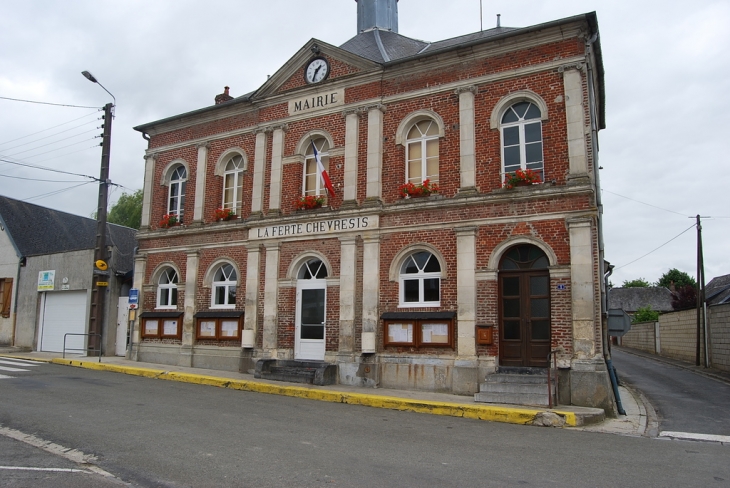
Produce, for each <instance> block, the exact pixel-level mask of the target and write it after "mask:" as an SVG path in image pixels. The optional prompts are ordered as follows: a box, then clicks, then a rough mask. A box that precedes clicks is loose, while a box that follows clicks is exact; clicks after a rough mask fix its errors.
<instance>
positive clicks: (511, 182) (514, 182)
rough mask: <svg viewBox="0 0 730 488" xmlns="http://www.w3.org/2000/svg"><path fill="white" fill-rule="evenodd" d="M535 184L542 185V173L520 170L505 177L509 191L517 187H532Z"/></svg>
mask: <svg viewBox="0 0 730 488" xmlns="http://www.w3.org/2000/svg"><path fill="white" fill-rule="evenodd" d="M535 183H542V178H540V173H539V172H537V171H533V170H531V169H524V170H523V169H518V170H517V171H515V172H514V173H507V174H505V175H504V186H503V188H506V189H508V190H511V189H512V188H514V187H516V186H530V185H534V184H535Z"/></svg>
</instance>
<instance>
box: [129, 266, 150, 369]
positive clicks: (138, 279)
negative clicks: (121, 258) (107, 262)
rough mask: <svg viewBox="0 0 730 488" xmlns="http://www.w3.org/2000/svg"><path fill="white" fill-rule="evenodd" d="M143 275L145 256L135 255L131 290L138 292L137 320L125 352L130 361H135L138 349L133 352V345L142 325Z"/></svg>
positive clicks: (145, 270) (137, 338) (138, 337)
mask: <svg viewBox="0 0 730 488" xmlns="http://www.w3.org/2000/svg"><path fill="white" fill-rule="evenodd" d="M145 273H147V255H146V254H137V255H136V256H134V278H133V281H132V283H133V285H132V287H133V288H136V289H137V290H139V309H138V310H137V318H136V320H135V321H134V330H133V331H132V337H131V341H130V345H129V350H128V351H127V355H126V357H127V359H131V360H132V361H137V351H138V350H139V348H137V349H136V350H135V348H134V344H139V341H140V338H141V334H140V327H141V325H142V321H141V320H139V314H140V313H141V312H142V310H141V308H142V305H143V304H144V291H143V290H144V282H145Z"/></svg>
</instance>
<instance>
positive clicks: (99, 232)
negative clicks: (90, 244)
mask: <svg viewBox="0 0 730 488" xmlns="http://www.w3.org/2000/svg"><path fill="white" fill-rule="evenodd" d="M81 74H82V75H84V76H85V77H86V79H88V80H89V81H91V82H93V83H96V84H98V85H99V86H100V87H102V88H104V85H102V84H101V83H99V81H98V80H97V79H96V78H95V77H94V75H92V74H91V73H89V72H88V71H83V72H82V73H81ZM104 91H106V92H107V93H109V95H111V96H112V98H113V99H114V102H115V103H107V104H106V105H104V124H103V125H102V127H103V128H104V133H103V136H102V137H103V139H102V142H101V170H100V172H99V199H98V201H97V208H96V246H95V248H94V288H93V290H92V295H91V314H90V317H89V340H88V343H87V352H88V353H89V354H93V353H98V354H99V356H101V352H102V351H101V336H102V333H103V328H104V311H105V310H104V309H105V303H106V294H107V290H108V287H109V277H110V274H111V272H110V271H109V270H108V264H107V259H108V256H107V251H106V227H107V226H106V208H107V203H108V200H109V154H110V152H111V143H112V119H113V118H114V114H113V112H112V110H113V108H114V106H115V104H116V98H115V97H114V95H112V94H111V92H110V91H109V90H107V89H106V88H104Z"/></svg>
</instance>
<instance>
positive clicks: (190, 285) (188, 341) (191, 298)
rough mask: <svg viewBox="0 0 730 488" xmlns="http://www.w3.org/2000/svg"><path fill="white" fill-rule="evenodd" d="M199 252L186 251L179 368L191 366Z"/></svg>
mask: <svg viewBox="0 0 730 488" xmlns="http://www.w3.org/2000/svg"><path fill="white" fill-rule="evenodd" d="M199 261H200V252H199V251H197V250H195V251H188V252H187V263H186V264H185V302H184V310H185V312H184V315H183V323H182V347H181V348H180V357H179V360H178V365H179V366H192V364H193V342H194V340H195V318H194V317H193V316H194V315H195V296H196V295H197V292H198V263H199Z"/></svg>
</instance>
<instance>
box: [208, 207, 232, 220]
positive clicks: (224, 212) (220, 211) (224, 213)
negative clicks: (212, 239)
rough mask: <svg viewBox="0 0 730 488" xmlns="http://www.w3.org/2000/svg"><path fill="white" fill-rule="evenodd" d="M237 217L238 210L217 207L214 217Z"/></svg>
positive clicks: (219, 218) (227, 218) (215, 218)
mask: <svg viewBox="0 0 730 488" xmlns="http://www.w3.org/2000/svg"><path fill="white" fill-rule="evenodd" d="M235 218H236V212H235V211H234V210H233V209H232V208H217V209H215V212H214V214H213V219H214V220H217V221H224V220H232V219H235Z"/></svg>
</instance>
